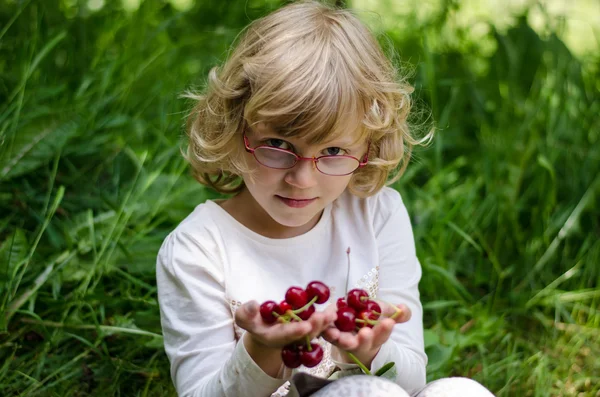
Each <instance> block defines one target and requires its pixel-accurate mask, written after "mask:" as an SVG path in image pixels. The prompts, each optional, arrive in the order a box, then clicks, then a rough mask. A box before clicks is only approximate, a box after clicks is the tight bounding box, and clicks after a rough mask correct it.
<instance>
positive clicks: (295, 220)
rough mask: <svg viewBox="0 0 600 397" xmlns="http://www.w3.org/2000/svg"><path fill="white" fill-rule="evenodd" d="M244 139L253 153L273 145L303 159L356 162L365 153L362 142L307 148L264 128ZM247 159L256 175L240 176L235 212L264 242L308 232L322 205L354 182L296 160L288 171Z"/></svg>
mask: <svg viewBox="0 0 600 397" xmlns="http://www.w3.org/2000/svg"><path fill="white" fill-rule="evenodd" d="M349 135H350V134H349ZM247 136H248V142H249V146H250V147H251V148H254V147H257V146H259V145H267V146H273V147H277V148H281V149H288V150H291V151H293V152H295V153H296V154H298V155H299V156H303V157H313V156H315V157H318V156H324V155H342V154H346V155H350V156H354V157H356V158H359V159H360V158H362V157H363V156H364V155H365V152H366V150H367V144H366V143H365V142H358V143H352V142H353V140H354V139H353V138H354V137H353V136H348V137H342V138H339V139H336V140H334V141H331V142H327V143H325V144H320V145H307V144H305V143H304V142H303V141H302V140H300V139H297V138H283V137H281V136H279V135H278V134H276V133H274V132H272V131H271V130H269V129H268V127H266V126H265V125H264V124H259V125H257V126H256V127H255V128H254V129H253V131H251V132H249V133H248V135H247ZM246 155H247V156H248V158H247V161H248V164H250V166H251V167H253V168H254V169H255V172H254V173H253V174H252V176H250V175H242V177H243V179H244V183H245V185H246V189H245V190H244V191H243V192H242V193H240V195H239V196H238V197H237V198H238V200H236V201H237V202H236V208H235V212H236V213H238V214H239V218H240V219H243V220H244V221H243V223H244V224H245V225H246V226H247V227H249V228H250V229H252V230H254V231H256V232H258V233H260V234H263V235H266V236H268V237H274V238H278V237H279V238H283V237H293V236H297V235H300V234H303V233H306V232H307V231H308V230H310V229H311V228H312V227H313V226H314V225H316V223H317V222H318V220H319V218H320V216H321V213H322V211H323V209H324V208H325V206H327V205H328V204H329V203H331V202H333V201H334V200H335V199H336V198H338V197H339V196H340V195H341V194H342V193H343V192H344V190H345V189H346V187H347V186H348V183H349V182H350V179H351V177H352V174H350V175H344V176H331V175H325V174H323V173H321V172H320V171H319V170H317V169H316V167H315V164H314V162H313V161H308V160H300V161H298V163H297V164H296V165H295V166H294V167H293V168H290V169H273V168H269V167H266V166H264V165H261V164H260V163H258V162H257V161H256V159H255V158H253V156H252V154H250V153H246Z"/></svg>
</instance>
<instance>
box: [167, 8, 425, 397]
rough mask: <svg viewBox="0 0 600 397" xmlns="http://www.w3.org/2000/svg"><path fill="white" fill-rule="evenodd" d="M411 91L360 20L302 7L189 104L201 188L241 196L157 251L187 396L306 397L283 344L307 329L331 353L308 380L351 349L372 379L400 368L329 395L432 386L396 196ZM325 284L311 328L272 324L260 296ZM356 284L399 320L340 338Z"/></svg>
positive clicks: (407, 233)
mask: <svg viewBox="0 0 600 397" xmlns="http://www.w3.org/2000/svg"><path fill="white" fill-rule="evenodd" d="M411 92H412V88H411V87H410V86H409V85H408V84H406V83H405V82H403V81H401V80H400V79H399V78H398V76H397V74H396V71H395V69H394V68H393V66H392V65H391V63H390V62H389V60H388V59H387V58H386V57H385V56H384V54H383V53H382V51H381V49H380V47H379V46H378V44H377V41H376V40H375V39H374V37H373V36H372V34H371V33H370V32H369V31H368V30H367V29H366V28H365V26H363V24H361V22H359V20H358V19H357V18H356V17H355V16H354V15H353V14H352V13H351V12H349V11H347V10H337V9H333V8H329V7H327V6H324V5H322V4H319V3H316V2H299V3H295V4H291V5H288V6H285V7H283V8H281V9H279V10H277V11H276V12H274V13H272V14H270V15H268V16H266V17H265V18H262V19H260V20H257V21H255V22H253V23H252V24H250V25H249V26H248V27H247V29H246V30H245V32H244V33H243V35H242V37H241V39H240V41H239V43H238V44H237V46H236V48H235V49H234V50H233V52H232V53H231V55H230V57H229V59H228V60H227V62H225V64H224V65H223V66H222V67H221V68H220V69H213V70H212V71H211V73H210V75H209V85H208V89H207V90H206V92H205V94H204V95H197V96H196V95H191V97H192V98H193V99H194V100H196V101H197V104H196V106H195V108H194V109H193V111H192V112H191V114H190V116H189V123H188V136H189V147H188V150H187V156H186V157H187V159H188V161H189V162H190V163H191V165H192V169H193V172H194V175H195V177H196V179H197V180H198V181H199V182H200V183H203V184H206V185H208V186H211V187H213V188H214V189H216V190H217V191H219V192H222V193H233V196H232V197H231V198H229V199H227V200H220V201H219V200H215V201H207V202H205V203H203V204H200V205H198V206H197V207H196V209H195V210H194V211H193V212H192V213H191V214H190V215H189V216H188V217H187V218H186V219H185V220H184V221H183V222H182V223H181V224H180V225H179V226H178V227H177V228H176V229H175V230H174V231H173V232H172V233H171V234H170V235H169V236H168V237H167V238H166V239H165V241H164V243H163V245H162V247H161V249H160V252H159V254H158V260H157V283H158V291H159V292H158V295H159V302H160V309H161V323H162V328H163V333H164V341H165V349H166V352H167V355H168V357H169V359H170V362H171V375H172V377H173V380H174V383H175V386H176V389H177V391H178V393H179V394H180V395H184V396H211V397H212V396H236V397H237V396H270V395H286V394H287V395H294V394H295V395H298V390H297V389H296V387H295V385H291V387H290V382H288V381H289V380H290V379H291V376H292V374H293V373H295V372H297V371H298V370H294V371H291V370H289V369H288V368H286V367H285V366H284V365H283V363H282V359H281V348H282V347H283V346H284V345H287V344H289V343H291V342H293V341H296V340H299V339H303V338H305V337H306V336H308V337H309V338H310V339H315V338H319V339H320V340H321V341H322V342H323V343H322V345H323V346H324V348H325V357H324V359H323V360H322V362H321V363H320V364H319V365H318V366H317V367H315V368H312V369H310V370H309V369H307V368H301V369H300V371H307V372H309V373H311V374H313V375H315V376H318V377H321V378H327V377H329V376H331V375H332V374H333V373H336V372H338V373H337V374H336V376H337V377H340V376H345V375H348V374H353V373H359V371H357V369H356V368H357V365H356V364H354V363H353V361H352V360H351V359H350V357H349V355H348V354H347V352H350V353H352V354H354V356H356V357H357V358H358V359H359V360H360V361H361V362H362V363H363V364H364V365H365V366H366V367H367V368H370V369H371V370H372V371H376V370H377V369H379V368H381V367H382V366H383V365H384V364H386V363H388V362H391V361H393V362H394V363H395V366H394V367H393V368H392V372H391V373H390V374H388V375H389V377H390V378H392V380H393V383H392V382H389V381H386V380H385V379H381V378H378V377H365V376H358V377H342V379H340V380H338V381H336V382H333V383H331V384H329V385H327V386H326V387H324V388H323V389H321V390H320V391H319V392H318V395H339V393H341V392H340V391H339V389H340V387H341V388H344V387H346V386H348V385H349V384H352V382H355V383H356V382H358V383H360V384H366V385H368V387H369V389H370V390H371V391H370V392H369V395H373V396H375V395H378V394H377V393H376V392H375V391H374V390H376V389H377V390H380V391H381V394H380V395H388V394H385V393H391V394H389V395H395V396H399V395H406V393H409V394H414V393H417V392H419V391H420V390H421V389H423V387H424V386H425V367H426V364H427V356H426V355H425V352H424V347H423V326H422V307H421V303H420V302H419V291H418V283H419V280H420V278H421V267H420V265H419V261H418V260H417V257H416V255H415V246H414V241H413V234H412V229H411V224H410V220H409V216H408V214H407V211H406V208H405V206H404V204H403V203H402V199H401V198H400V195H399V194H398V193H397V192H396V191H395V190H392V189H390V188H387V187H384V185H385V184H386V183H390V182H393V181H394V180H396V179H397V178H398V177H399V176H400V174H401V173H402V171H403V170H404V168H405V167H406V165H407V163H408V159H409V156H410V152H411V147H412V146H413V145H415V144H418V143H420V142H418V141H416V140H415V138H413V137H412V136H411V132H410V131H409V128H408V125H407V121H406V120H407V116H408V113H409V109H410V103H411V102H410V97H409V94H410V93H411ZM312 280H320V281H323V282H325V283H326V284H327V285H328V286H329V287H330V290H331V298H330V301H329V303H331V302H333V304H330V305H329V306H327V305H324V306H325V307H327V309H325V307H324V308H323V310H320V311H317V312H316V313H315V314H314V315H312V317H311V318H310V319H309V320H308V321H303V322H291V323H287V324H279V323H278V324H266V323H265V322H264V321H263V320H262V318H261V316H260V315H259V313H258V305H259V302H264V301H266V300H277V299H279V300H280V299H282V298H283V296H284V294H285V292H286V290H287V289H288V288H289V287H290V286H293V285H300V286H304V285H306V284H307V283H308V282H310V281H312ZM356 287H358V288H363V289H366V290H367V291H368V292H369V294H370V295H371V297H377V299H381V300H382V301H386V302H394V303H395V304H398V308H399V309H400V311H401V312H400V313H401V315H400V316H398V317H396V318H395V320H392V319H390V318H388V319H385V320H383V321H382V322H381V323H380V324H378V325H377V326H375V327H374V328H372V329H370V328H364V329H362V330H361V331H360V332H358V333H357V334H356V335H355V334H353V333H349V332H340V331H339V330H337V328H335V327H334V326H333V322H334V320H335V319H336V314H335V308H334V307H335V301H336V300H337V298H338V297H342V296H344V295H345V294H346V292H347V291H348V290H349V289H352V288H356ZM390 309H392V308H389V307H388V308H387V310H388V311H389V310H390ZM358 383H357V384H358ZM351 390H354V391H355V392H356V391H357V390H358V388H357V387H351ZM386 390H387V391H386ZM344 393H346V394H347V395H348V396H351V395H352V394H351V393H350V394H349V393H347V392H344Z"/></svg>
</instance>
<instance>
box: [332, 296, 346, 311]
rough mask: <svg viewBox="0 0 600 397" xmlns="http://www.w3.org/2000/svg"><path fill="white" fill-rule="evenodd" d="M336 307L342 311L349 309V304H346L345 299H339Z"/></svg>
mask: <svg viewBox="0 0 600 397" xmlns="http://www.w3.org/2000/svg"><path fill="white" fill-rule="evenodd" d="M335 305H336V306H337V308H338V309H341V308H342V307H348V302H346V299H344V298H338V300H337V302H336V303H335Z"/></svg>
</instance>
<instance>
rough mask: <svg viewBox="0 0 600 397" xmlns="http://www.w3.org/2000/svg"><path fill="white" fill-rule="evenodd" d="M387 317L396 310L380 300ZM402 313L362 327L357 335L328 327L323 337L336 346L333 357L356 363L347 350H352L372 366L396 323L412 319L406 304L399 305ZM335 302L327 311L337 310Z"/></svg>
mask: <svg viewBox="0 0 600 397" xmlns="http://www.w3.org/2000/svg"><path fill="white" fill-rule="evenodd" d="M378 303H379V305H380V306H381V309H382V311H383V314H384V316H385V317H390V316H392V315H393V314H394V313H395V312H396V310H395V309H394V308H393V307H392V306H391V305H389V304H385V303H382V302H378ZM397 307H398V309H400V313H399V314H398V315H397V317H395V319H391V318H385V319H383V320H381V321H380V323H379V324H377V325H376V326H374V327H373V328H368V327H365V328H362V329H361V330H360V331H359V332H358V333H357V334H356V335H354V334H353V333H352V332H342V331H340V330H339V329H337V328H335V326H333V327H331V328H329V329H327V330H326V331H325V332H324V333H323V338H324V339H325V340H327V341H328V342H330V343H331V344H332V345H333V346H334V347H333V349H332V357H333V358H334V359H336V360H338V361H343V362H347V363H354V361H353V360H352V359H351V358H350V357H349V356H348V355H347V354H345V352H350V353H352V354H354V355H355V356H356V358H358V359H359V360H360V362H361V363H363V364H364V365H365V367H367V368H370V367H371V363H372V362H373V359H374V358H375V356H376V355H377V353H379V349H380V348H381V345H383V344H384V343H385V342H386V341H387V340H388V339H389V337H390V335H391V334H392V330H393V328H394V326H395V325H396V324H399V323H404V322H407V321H408V320H410V317H411V312H410V309H409V308H408V307H407V306H406V305H397ZM336 310H337V309H336V307H335V304H333V305H330V306H329V307H327V309H326V312H331V311H333V312H335V311H336Z"/></svg>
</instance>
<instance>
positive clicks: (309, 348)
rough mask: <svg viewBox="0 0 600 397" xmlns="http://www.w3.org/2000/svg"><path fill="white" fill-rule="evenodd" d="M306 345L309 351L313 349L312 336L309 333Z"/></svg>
mask: <svg viewBox="0 0 600 397" xmlns="http://www.w3.org/2000/svg"><path fill="white" fill-rule="evenodd" d="M305 338H306V347H307V348H308V351H309V352H311V351H312V345H311V344H310V338H309V337H308V335H306V337H305Z"/></svg>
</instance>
